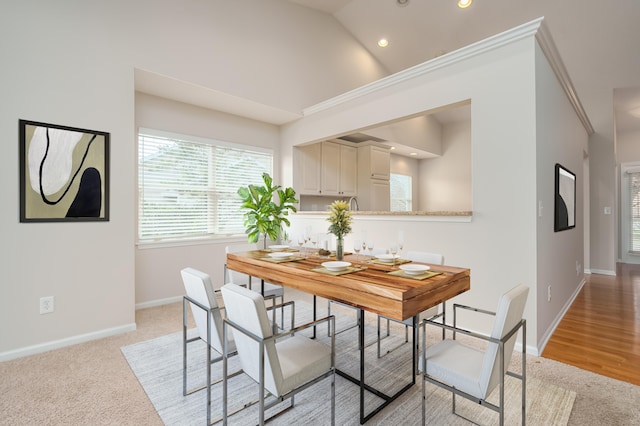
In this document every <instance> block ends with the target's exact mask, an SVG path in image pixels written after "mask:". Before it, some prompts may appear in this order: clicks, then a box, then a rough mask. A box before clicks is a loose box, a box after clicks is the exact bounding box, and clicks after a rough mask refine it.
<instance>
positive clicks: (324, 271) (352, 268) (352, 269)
mask: <svg viewBox="0 0 640 426" xmlns="http://www.w3.org/2000/svg"><path fill="white" fill-rule="evenodd" d="M312 271H313V272H319V273H321V274H327V275H334V276H337V275H344V274H350V273H352V272H358V271H364V269H363V268H357V267H355V266H350V267H348V268H347V269H345V270H344V271H330V270H328V269H327V268H325V267H324V266H320V267H319V268H313V269H312Z"/></svg>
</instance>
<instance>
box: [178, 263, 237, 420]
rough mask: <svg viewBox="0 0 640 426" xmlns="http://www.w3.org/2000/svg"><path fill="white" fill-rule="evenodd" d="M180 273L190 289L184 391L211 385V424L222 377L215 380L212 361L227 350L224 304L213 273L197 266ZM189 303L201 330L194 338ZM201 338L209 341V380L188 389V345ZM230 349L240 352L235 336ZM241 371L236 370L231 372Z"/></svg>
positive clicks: (184, 321)
mask: <svg viewBox="0 0 640 426" xmlns="http://www.w3.org/2000/svg"><path fill="white" fill-rule="evenodd" d="M180 275H181V276H182V282H183V284H184V289H185V292H186V295H185V296H184V297H183V299H182V300H183V302H182V395H183V396H187V395H190V394H192V393H194V392H197V391H200V390H202V389H205V388H206V389H207V424H209V423H210V422H211V386H212V385H215V384H217V383H219V382H220V381H221V380H222V379H220V380H217V381H215V382H213V383H212V382H211V365H212V364H214V363H216V362H219V361H221V360H222V352H223V350H224V345H223V343H222V335H223V322H222V314H221V308H220V306H219V305H218V301H217V299H216V295H215V291H214V289H213V285H212V283H211V277H210V276H209V275H208V274H206V273H204V272H201V271H199V270H197V269H194V268H184V269H182V270H181V271H180ZM187 304H188V305H189V306H190V307H191V314H192V315H193V319H194V321H195V323H196V328H197V331H198V334H197V336H195V337H191V338H189V337H188V336H187V311H188V308H187ZM198 340H202V341H204V342H205V343H206V344H207V361H208V362H207V373H206V378H205V380H206V381H205V384H204V385H202V386H200V387H197V388H193V389H187V358H188V356H187V355H188V354H187V348H188V344H189V343H193V342H196V341H198ZM212 349H213V350H214V351H216V352H217V353H218V354H219V356H217V357H216V358H214V359H212V358H211V356H212V353H211V350H212ZM227 349H228V353H229V354H233V353H235V352H236V348H235V343H234V341H233V339H232V338H230V340H229V341H228V345H227ZM239 373H240V372H236V373H234V374H232V375H231V376H234V375H236V374H239Z"/></svg>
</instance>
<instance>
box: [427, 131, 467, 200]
mask: <svg viewBox="0 0 640 426" xmlns="http://www.w3.org/2000/svg"><path fill="white" fill-rule="evenodd" d="M471 145H472V143H471V123H470V122H461V123H452V124H447V125H445V126H443V127H442V156H441V157H436V158H431V159H425V160H420V182H421V185H420V195H419V199H420V206H419V209H418V210H422V211H471V210H473V206H472V200H471V184H472V182H471Z"/></svg>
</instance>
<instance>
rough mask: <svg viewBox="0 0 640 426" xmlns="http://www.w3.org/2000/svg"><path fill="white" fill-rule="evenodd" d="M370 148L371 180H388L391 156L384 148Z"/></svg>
mask: <svg viewBox="0 0 640 426" xmlns="http://www.w3.org/2000/svg"><path fill="white" fill-rule="evenodd" d="M370 148H371V151H370V153H371V178H372V179H385V180H388V179H389V177H390V174H391V169H390V167H391V161H390V160H391V154H389V150H388V149H385V148H379V147H377V146H372V147H370Z"/></svg>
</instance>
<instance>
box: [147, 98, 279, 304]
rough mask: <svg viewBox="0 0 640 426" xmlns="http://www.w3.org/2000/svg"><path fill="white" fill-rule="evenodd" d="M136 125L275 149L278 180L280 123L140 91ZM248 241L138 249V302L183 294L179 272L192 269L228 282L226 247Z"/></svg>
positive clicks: (216, 281)
mask: <svg viewBox="0 0 640 426" xmlns="http://www.w3.org/2000/svg"><path fill="white" fill-rule="evenodd" d="M135 111H136V128H140V127H144V128H151V129H156V130H164V131H168V132H173V133H180V134H185V135H189V136H198V137H202V138H206V139H210V140H220V141H225V142H233V143H238V144H243V145H252V146H258V147H262V148H268V149H272V150H273V154H274V161H273V165H274V173H273V174H272V175H273V178H274V179H275V180H276V181H278V180H279V172H278V169H277V167H276V165H277V164H278V163H279V150H278V146H279V136H280V130H279V127H278V126H275V125H272V124H267V123H262V122H258V121H254V120H250V119H247V118H243V117H238V116H234V115H230V114H225V113H221V112H218V111H212V110H209V109H205V108H199V107H196V106H193V105H187V104H183V103H180V102H175V101H171V100H168V99H163V98H159V97H156V96H151V95H146V94H144V93H136V110H135ZM237 243H246V238H245V237H241V238H224V239H218V240H208V241H205V242H203V243H202V244H198V245H173V246H163V245H158V246H154V245H151V246H149V247H142V248H141V247H137V248H136V251H135V253H136V257H135V259H136V262H135V263H136V305H137V306H141V307H144V306H147V305H148V304H150V303H156V302H158V301H163V300H166V299H170V300H171V299H172V298H176V297H179V296H180V295H182V294H183V293H184V287H183V284H182V281H181V278H180V270H181V269H183V268H186V267H192V268H196V269H199V270H201V271H203V272H206V273H207V274H209V275H210V276H211V277H212V281H213V284H214V287H216V288H219V287H222V285H223V284H224V282H223V275H224V263H225V257H226V254H225V246H227V245H229V244H237Z"/></svg>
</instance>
